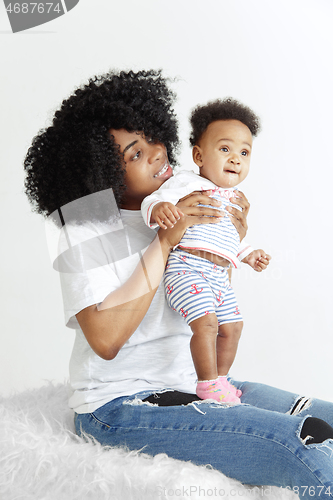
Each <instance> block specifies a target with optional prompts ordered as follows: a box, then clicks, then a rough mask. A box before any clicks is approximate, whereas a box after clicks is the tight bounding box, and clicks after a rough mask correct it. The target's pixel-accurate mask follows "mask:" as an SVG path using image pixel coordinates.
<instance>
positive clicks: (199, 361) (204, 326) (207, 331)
mask: <svg viewBox="0 0 333 500" xmlns="http://www.w3.org/2000/svg"><path fill="white" fill-rule="evenodd" d="M190 327H191V329H192V332H193V335H192V338H191V343H190V347H191V353H192V358H193V363H194V367H195V371H196V372H197V376H198V381H199V382H200V381H203V380H213V379H216V378H217V375H218V373H217V363H216V335H217V331H218V323H217V318H216V315H215V314H205V315H204V316H201V318H198V319H195V320H194V321H192V322H191V323H190Z"/></svg>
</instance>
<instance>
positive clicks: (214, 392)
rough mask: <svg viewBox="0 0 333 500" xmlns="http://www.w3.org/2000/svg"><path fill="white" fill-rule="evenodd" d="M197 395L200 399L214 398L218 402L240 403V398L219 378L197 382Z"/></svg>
mask: <svg viewBox="0 0 333 500" xmlns="http://www.w3.org/2000/svg"><path fill="white" fill-rule="evenodd" d="M196 393H197V396H199V398H200V399H215V401H219V402H220V403H240V402H241V401H240V399H239V398H238V397H237V396H235V394H233V393H232V392H231V391H230V390H229V389H227V388H226V387H225V386H223V385H222V384H221V381H220V378H217V379H215V380H204V381H202V382H198V383H197V388H196Z"/></svg>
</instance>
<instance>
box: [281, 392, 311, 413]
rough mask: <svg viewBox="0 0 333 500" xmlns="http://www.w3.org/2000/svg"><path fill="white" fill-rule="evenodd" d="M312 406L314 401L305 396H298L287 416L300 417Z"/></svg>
mask: <svg viewBox="0 0 333 500" xmlns="http://www.w3.org/2000/svg"><path fill="white" fill-rule="evenodd" d="M311 405H312V399H311V398H306V397H304V396H297V397H296V398H295V400H294V402H293V404H292V407H291V408H290V410H289V411H288V412H287V415H299V414H300V413H301V412H302V411H304V410H308V409H309V408H310V407H311Z"/></svg>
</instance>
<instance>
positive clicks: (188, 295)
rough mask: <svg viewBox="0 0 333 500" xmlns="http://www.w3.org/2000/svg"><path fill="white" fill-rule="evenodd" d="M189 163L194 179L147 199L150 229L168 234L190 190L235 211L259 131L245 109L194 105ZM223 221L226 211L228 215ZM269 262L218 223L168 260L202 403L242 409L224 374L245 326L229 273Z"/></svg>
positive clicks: (171, 296)
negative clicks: (188, 331) (188, 332)
mask: <svg viewBox="0 0 333 500" xmlns="http://www.w3.org/2000/svg"><path fill="white" fill-rule="evenodd" d="M191 125H192V134H191V138H190V142H191V145H192V146H193V151H192V154H193V160H194V162H195V163H196V165H197V166H198V167H199V175H197V174H195V173H194V172H191V171H181V172H180V173H178V174H176V175H174V176H172V177H170V179H168V180H167V181H166V182H164V183H163V184H162V186H161V187H160V188H159V189H158V191H156V192H155V193H153V194H151V195H150V196H148V197H147V198H145V199H144V201H143V203H142V205H141V211H142V215H143V217H144V220H145V222H146V224H147V225H149V226H150V227H156V226H157V225H159V226H160V227H162V228H164V229H166V228H167V227H172V226H173V225H174V224H176V223H177V220H179V219H180V217H181V216H182V215H183V214H182V212H181V210H180V209H178V208H177V207H176V206H175V204H176V203H177V202H178V201H179V200H180V199H181V198H183V197H184V196H186V195H188V194H190V193H192V192H193V191H207V192H210V195H211V197H213V198H215V199H217V200H219V201H220V202H221V206H220V207H218V208H219V209H221V208H222V209H225V208H226V207H227V206H233V207H236V208H238V209H239V207H238V206H237V205H233V204H232V203H231V201H230V200H232V199H233V198H236V197H237V189H234V188H235V186H237V185H238V184H239V183H240V182H242V181H243V180H244V179H245V177H246V176H247V174H248V172H249V166H250V158H251V151H252V140H253V137H255V136H256V135H257V133H258V131H259V119H258V117H257V116H256V115H255V114H254V113H253V111H252V110H251V109H249V108H248V107H247V106H244V105H242V104H240V103H239V102H237V101H235V100H233V99H230V98H227V99H224V100H223V101H221V100H217V101H214V102H211V103H208V104H207V105H205V106H198V107H197V108H196V109H195V110H194V111H193V113H192V115H191ZM226 215H227V212H226ZM270 258H271V257H270V256H269V255H267V254H266V253H265V252H264V251H263V250H253V249H252V248H251V247H250V246H249V245H247V244H246V243H245V242H244V241H242V242H240V238H239V234H238V232H237V230H236V228H235V226H234V225H233V224H232V222H231V220H230V218H229V217H228V216H225V217H224V218H223V219H222V220H221V222H219V223H217V224H201V225H195V226H192V227H190V228H188V229H187V231H186V232H185V234H184V236H183V238H182V240H181V241H180V242H179V244H178V245H177V247H176V248H175V249H173V251H172V252H171V253H170V256H169V259H168V262H167V265H166V270H165V275H164V283H165V290H166V296H167V300H168V303H169V305H170V307H171V308H172V309H174V310H175V311H177V312H178V313H179V314H181V315H182V316H183V317H184V318H185V321H186V322H187V323H188V324H189V325H190V327H191V329H192V332H193V335H192V338H191V343H190V347H191V354H192V358H193V362H194V366H195V369H196V373H197V377H198V382H197V388H196V393H197V395H198V396H199V397H200V398H201V399H215V400H217V401H222V402H234V403H240V399H239V398H240V396H241V394H242V393H241V391H240V390H237V389H236V388H235V387H233V386H232V385H231V384H230V383H229V381H228V379H227V375H228V373H229V369H230V367H231V365H232V363H233V361H234V359H235V356H236V352H237V346H238V341H239V338H240V335H241V331H242V327H243V321H242V316H241V313H240V311H239V308H238V305H237V301H236V297H235V294H234V291H233V289H232V287H231V286H230V283H229V276H228V267H229V266H230V265H231V266H232V267H235V268H238V267H239V266H240V261H242V262H245V263H246V264H248V265H250V266H251V267H252V268H253V269H254V270H255V271H258V272H260V271H262V270H264V269H266V267H267V265H268V264H269V261H270Z"/></svg>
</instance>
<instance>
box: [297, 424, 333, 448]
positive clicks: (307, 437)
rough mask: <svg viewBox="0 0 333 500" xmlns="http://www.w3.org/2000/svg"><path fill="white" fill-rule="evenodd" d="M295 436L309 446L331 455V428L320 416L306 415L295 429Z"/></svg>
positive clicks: (332, 437)
mask: <svg viewBox="0 0 333 500" xmlns="http://www.w3.org/2000/svg"><path fill="white" fill-rule="evenodd" d="M297 437H298V438H299V439H300V441H301V442H302V443H303V444H304V446H307V447H309V448H317V449H318V450H320V451H322V452H323V453H325V455H328V456H333V428H332V427H331V426H330V425H329V424H328V423H327V422H325V421H324V420H321V419H320V418H316V417H312V416H307V417H305V419H304V420H303V421H302V422H301V424H300V426H299V427H298V429H297Z"/></svg>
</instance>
